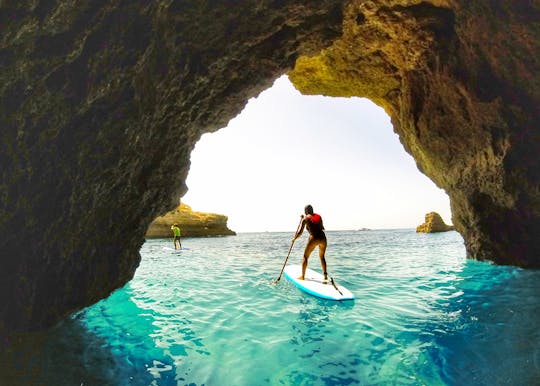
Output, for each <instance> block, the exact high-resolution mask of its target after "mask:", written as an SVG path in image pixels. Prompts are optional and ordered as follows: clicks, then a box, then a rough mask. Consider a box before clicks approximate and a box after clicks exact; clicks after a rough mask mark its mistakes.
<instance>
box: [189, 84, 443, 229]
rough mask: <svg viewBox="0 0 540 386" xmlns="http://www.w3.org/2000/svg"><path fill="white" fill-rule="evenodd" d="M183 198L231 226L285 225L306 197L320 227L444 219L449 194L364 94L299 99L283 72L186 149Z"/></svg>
mask: <svg viewBox="0 0 540 386" xmlns="http://www.w3.org/2000/svg"><path fill="white" fill-rule="evenodd" d="M186 183H187V185H188V188H189V191H188V192H187V193H186V195H185V196H184V197H182V199H181V200H182V202H183V203H185V204H187V205H189V206H191V208H192V209H193V210H194V211H198V212H211V213H219V214H224V215H226V216H228V218H229V219H228V227H229V228H230V229H232V230H234V231H236V232H264V231H270V232H273V231H290V232H293V233H294V231H295V230H296V228H297V226H298V222H299V220H300V215H301V214H303V212H304V206H305V205H307V204H311V205H312V206H313V208H314V211H315V212H316V213H319V214H320V215H321V216H322V217H323V221H324V225H325V228H326V229H327V230H354V229H362V228H368V229H395V228H415V227H416V226H418V225H420V224H422V223H423V222H424V216H425V214H426V213H428V212H432V211H435V212H438V213H439V214H440V215H441V216H442V218H443V220H444V221H445V222H446V223H447V224H451V211H450V203H449V198H448V196H447V195H446V193H445V192H444V191H443V190H442V189H439V188H438V187H437V186H436V185H435V184H434V183H433V182H432V181H431V180H430V179H429V178H428V177H426V176H425V175H424V174H422V173H420V171H419V170H418V169H417V167H416V164H415V161H414V159H413V158H412V157H411V156H410V155H409V154H408V153H406V152H405V150H404V148H403V146H402V145H401V144H400V142H399V138H398V136H397V134H395V133H394V131H393V128H392V124H391V123H390V118H389V116H388V115H387V114H386V113H385V111H384V110H383V109H382V108H380V107H378V106H376V105H375V104H374V103H373V102H371V101H369V100H368V99H364V98H332V97H323V96H305V95H302V94H300V93H299V92H298V91H297V90H296V89H295V88H294V86H293V85H292V84H291V83H290V81H289V79H288V78H287V76H282V77H280V78H279V79H277V80H276V81H275V83H274V85H273V86H272V87H270V88H269V89H267V90H265V91H263V92H262V93H261V94H259V96H258V97H257V98H252V99H250V100H249V102H248V103H247V105H246V107H245V108H244V110H243V111H242V112H241V113H240V114H239V115H238V116H237V117H236V118H234V119H232V120H231V121H230V122H229V124H228V126H227V127H225V128H223V129H220V130H219V131H217V132H215V133H209V134H204V135H203V136H202V137H201V139H200V140H199V142H198V143H197V145H196V147H195V149H194V150H193V152H192V154H191V168H190V172H189V175H188V178H187V181H186Z"/></svg>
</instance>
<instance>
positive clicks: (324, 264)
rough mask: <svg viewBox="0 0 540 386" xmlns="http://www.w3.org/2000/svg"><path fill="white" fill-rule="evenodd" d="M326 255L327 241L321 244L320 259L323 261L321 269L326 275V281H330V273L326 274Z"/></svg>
mask: <svg viewBox="0 0 540 386" xmlns="http://www.w3.org/2000/svg"><path fill="white" fill-rule="evenodd" d="M325 253H326V240H323V241H321V242H320V243H319V258H320V259H321V267H322V271H323V275H324V280H328V273H327V272H326V259H325V258H324V254H325Z"/></svg>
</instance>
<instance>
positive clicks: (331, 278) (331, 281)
mask: <svg viewBox="0 0 540 386" xmlns="http://www.w3.org/2000/svg"><path fill="white" fill-rule="evenodd" d="M330 283H332V285H333V286H334V288H335V289H336V290H337V292H339V294H340V295H341V296H343V293H342V292H341V291H340V290H339V288H338V287H337V285H336V283H334V278H333V277H332V276H330Z"/></svg>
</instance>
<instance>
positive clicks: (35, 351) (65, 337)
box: [0, 314, 127, 386]
mask: <svg viewBox="0 0 540 386" xmlns="http://www.w3.org/2000/svg"><path fill="white" fill-rule="evenodd" d="M16 340H17V341H16V343H14V344H13V345H12V347H10V348H9V349H8V350H6V351H4V352H2V353H1V354H0V384H1V385H6V386H7V385H9V386H11V385H13V386H15V385H44V386H45V385H47V386H48V385H113V384H122V382H117V377H118V376H119V375H118V372H117V368H118V367H121V366H122V364H121V363H119V362H120V361H122V360H124V359H123V358H119V357H118V356H116V355H115V354H114V353H113V351H112V349H111V347H109V345H108V343H107V341H106V339H105V338H103V337H100V336H98V335H96V334H94V333H92V332H91V331H89V330H88V328H87V327H86V325H85V324H84V322H83V321H82V314H79V315H77V316H75V317H72V318H69V319H67V320H65V321H64V322H62V323H61V324H59V325H58V326H56V327H54V328H53V329H51V330H49V331H47V332H42V333H31V334H25V335H24V336H19V337H17V339H16ZM126 360H127V359H126Z"/></svg>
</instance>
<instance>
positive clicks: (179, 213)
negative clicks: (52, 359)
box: [146, 204, 236, 239]
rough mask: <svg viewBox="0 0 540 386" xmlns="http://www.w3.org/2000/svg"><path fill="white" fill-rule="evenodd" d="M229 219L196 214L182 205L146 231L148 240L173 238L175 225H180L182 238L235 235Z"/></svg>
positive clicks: (151, 224)
mask: <svg viewBox="0 0 540 386" xmlns="http://www.w3.org/2000/svg"><path fill="white" fill-rule="evenodd" d="M227 219H228V218H227V216H224V215H222V214H216V213H204V212H194V211H193V210H192V209H191V207H189V206H188V205H185V204H182V205H180V206H179V207H178V208H176V209H173V210H171V211H170V212H167V213H165V214H164V215H163V216H159V217H157V218H156V219H154V221H152V222H151V223H150V226H149V227H148V230H147V231H146V238H147V239H151V238H167V237H168V238H172V236H173V233H172V231H171V225H173V224H178V226H179V227H180V229H181V232H182V237H204V236H232V235H235V234H236V233H235V232H234V231H232V230H230V229H229V227H228V226H227Z"/></svg>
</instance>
